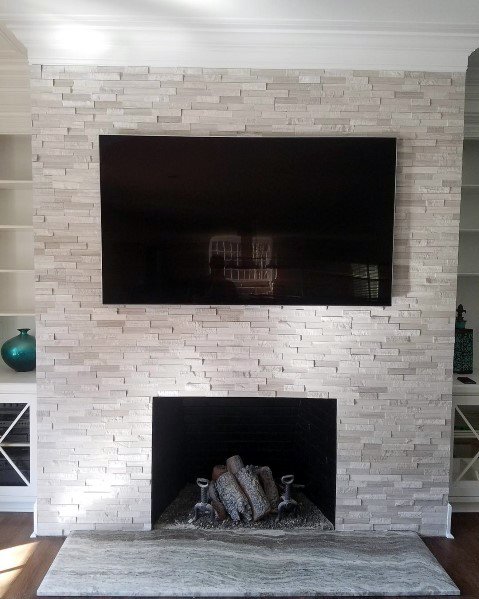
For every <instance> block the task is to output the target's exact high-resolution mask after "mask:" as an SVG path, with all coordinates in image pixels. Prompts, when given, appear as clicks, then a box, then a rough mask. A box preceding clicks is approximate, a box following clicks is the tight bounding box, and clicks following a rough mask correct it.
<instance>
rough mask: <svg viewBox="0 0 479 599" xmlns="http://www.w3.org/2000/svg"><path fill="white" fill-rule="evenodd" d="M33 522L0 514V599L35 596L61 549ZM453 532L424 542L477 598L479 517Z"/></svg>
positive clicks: (468, 517)
mask: <svg viewBox="0 0 479 599" xmlns="http://www.w3.org/2000/svg"><path fill="white" fill-rule="evenodd" d="M32 523H33V519H32V515H31V514H9V513H0V599H32V598H34V597H36V596H37V595H36V590H37V588H38V586H39V584H40V582H41V581H42V579H43V576H44V575H45V573H46V571H47V570H48V568H49V567H50V564H51V563H52V561H53V559H54V557H55V555H56V554H57V552H58V550H59V549H60V547H61V546H62V543H63V539H61V538H58V537H41V538H38V539H31V538H30V534H31V532H32V525H33V524H32ZM452 532H453V534H454V536H455V538H454V540H448V539H442V538H426V539H424V541H425V543H426V545H427V546H428V547H429V549H430V550H431V551H432V553H433V554H434V555H435V556H436V558H437V560H438V561H439V562H440V563H441V565H442V566H443V567H444V568H445V570H446V571H447V572H448V573H449V575H450V576H451V578H452V579H453V580H454V582H455V583H456V584H457V586H458V587H459V589H460V590H461V593H462V594H461V597H462V598H463V599H479V514H455V515H454V516H453V521H452ZM107 599H108V598H107ZM116 599H118V598H116ZM135 599H139V598H135ZM336 599H338V598H336ZM388 599H394V598H391V597H390V598H388ZM396 599H399V598H396ZM429 599H430V598H429Z"/></svg>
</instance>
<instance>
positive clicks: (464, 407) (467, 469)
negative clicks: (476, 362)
mask: <svg viewBox="0 0 479 599" xmlns="http://www.w3.org/2000/svg"><path fill="white" fill-rule="evenodd" d="M457 376H458V375H455V376H454V386H453V404H454V451H453V459H452V475H451V491H450V495H449V501H450V502H451V504H452V506H453V510H454V511H459V512H477V511H479V391H478V387H479V372H477V373H473V374H470V375H467V376H469V377H470V378H472V379H473V380H475V381H477V383H478V384H477V385H465V384H463V383H461V382H460V381H458V380H457Z"/></svg>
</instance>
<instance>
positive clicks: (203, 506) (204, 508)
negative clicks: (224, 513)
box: [189, 478, 215, 524]
mask: <svg viewBox="0 0 479 599" xmlns="http://www.w3.org/2000/svg"><path fill="white" fill-rule="evenodd" d="M196 484H197V485H198V487H199V488H200V493H201V494H200V501H198V503H197V504H196V505H195V507H194V512H195V513H194V516H193V518H191V520H189V522H190V524H191V523H192V522H195V521H196V520H198V518H201V517H202V516H209V517H210V518H211V520H212V521H214V519H215V510H214V509H213V506H212V505H211V504H210V503H208V487H209V484H210V481H209V480H208V479H207V478H197V479H196Z"/></svg>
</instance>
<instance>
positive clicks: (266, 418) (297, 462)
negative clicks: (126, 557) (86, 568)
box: [151, 397, 337, 526]
mask: <svg viewBox="0 0 479 599" xmlns="http://www.w3.org/2000/svg"><path fill="white" fill-rule="evenodd" d="M336 413H337V406H336V400H335V399H307V398H278V397H271V398H270V397H156V398H154V402H153V441H152V442H153V458H152V502H151V505H152V508H151V518H152V526H153V525H154V524H155V522H156V521H157V519H158V517H159V516H160V514H161V513H162V512H163V511H164V510H165V508H166V507H167V506H168V505H169V504H170V503H171V502H172V501H173V500H174V499H175V497H176V496H177V495H178V493H179V492H180V491H181V489H182V488H183V487H184V486H185V485H186V484H187V483H194V482H195V480H196V478H197V477H204V478H207V479H209V478H210V477H211V470H212V466H213V465H215V464H224V463H225V460H226V458H228V457H229V456H232V455H235V454H239V455H241V457H242V458H243V460H244V463H245V464H256V465H268V466H270V468H271V469H272V471H273V474H274V476H275V477H276V478H277V479H280V478H281V476H283V475H285V474H294V476H295V482H297V483H299V484H301V485H304V490H303V492H304V494H305V495H306V496H307V497H308V498H309V499H310V500H311V501H312V502H313V503H314V504H316V505H317V507H318V508H319V509H320V510H321V511H322V512H323V514H324V515H325V516H326V517H327V518H328V519H329V520H330V521H331V522H332V523H333V524H334V521H335V508H336Z"/></svg>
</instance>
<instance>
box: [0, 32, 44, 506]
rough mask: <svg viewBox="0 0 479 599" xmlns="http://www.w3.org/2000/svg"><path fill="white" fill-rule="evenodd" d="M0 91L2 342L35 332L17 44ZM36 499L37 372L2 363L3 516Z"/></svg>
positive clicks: (25, 104)
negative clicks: (1, 105)
mask: <svg viewBox="0 0 479 599" xmlns="http://www.w3.org/2000/svg"><path fill="white" fill-rule="evenodd" d="M0 29H2V31H3V30H4V28H3V27H2V25H0ZM0 37H1V36H0ZM3 37H4V38H5V39H7V40H8V39H10V38H11V35H10V34H8V35H6V36H3ZM3 37H2V39H3ZM2 50H3V54H2V55H3V56H6V55H7V54H8V53H6V52H5V49H4V48H2ZM0 89H1V90H2V101H3V102H4V105H5V107H6V111H3V112H0V345H1V344H3V342H4V341H6V340H7V339H9V338H11V337H13V336H15V335H17V334H18V332H17V329H18V328H30V329H31V332H32V333H33V334H35V309H34V270H33V205H32V138H31V110H30V89H29V68H28V61H27V57H26V51H24V49H22V47H21V45H20V44H18V43H17V42H15V41H14V42H13V44H12V53H11V56H10V57H9V58H8V59H7V58H5V59H4V60H3V59H2V60H0ZM7 108H8V109H7ZM22 411H23V413H22V415H21V416H20V420H19V421H18V422H16V423H15V424H14V425H13V428H12V430H10V431H9V430H8V428H9V426H10V424H11V421H12V420H15V418H16V417H17V416H18V415H19V414H20V413H21V412H22ZM5 433H6V434H5ZM35 502H36V381H35V372H26V373H22V372H15V371H14V370H12V369H11V368H9V367H8V366H7V365H6V364H4V362H3V360H1V359H0V511H7V510H8V511H34V506H35Z"/></svg>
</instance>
